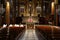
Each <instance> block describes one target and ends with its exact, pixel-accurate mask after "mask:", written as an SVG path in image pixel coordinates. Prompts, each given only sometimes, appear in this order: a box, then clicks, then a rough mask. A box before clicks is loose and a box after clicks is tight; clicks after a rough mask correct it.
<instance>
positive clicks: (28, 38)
mask: <svg viewBox="0 0 60 40" xmlns="http://www.w3.org/2000/svg"><path fill="white" fill-rule="evenodd" d="M19 40H38V38H37V36H36V34H35V30H34V29H27V30H26V32H25V34H24V36H23V37H22V39H19Z"/></svg>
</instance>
